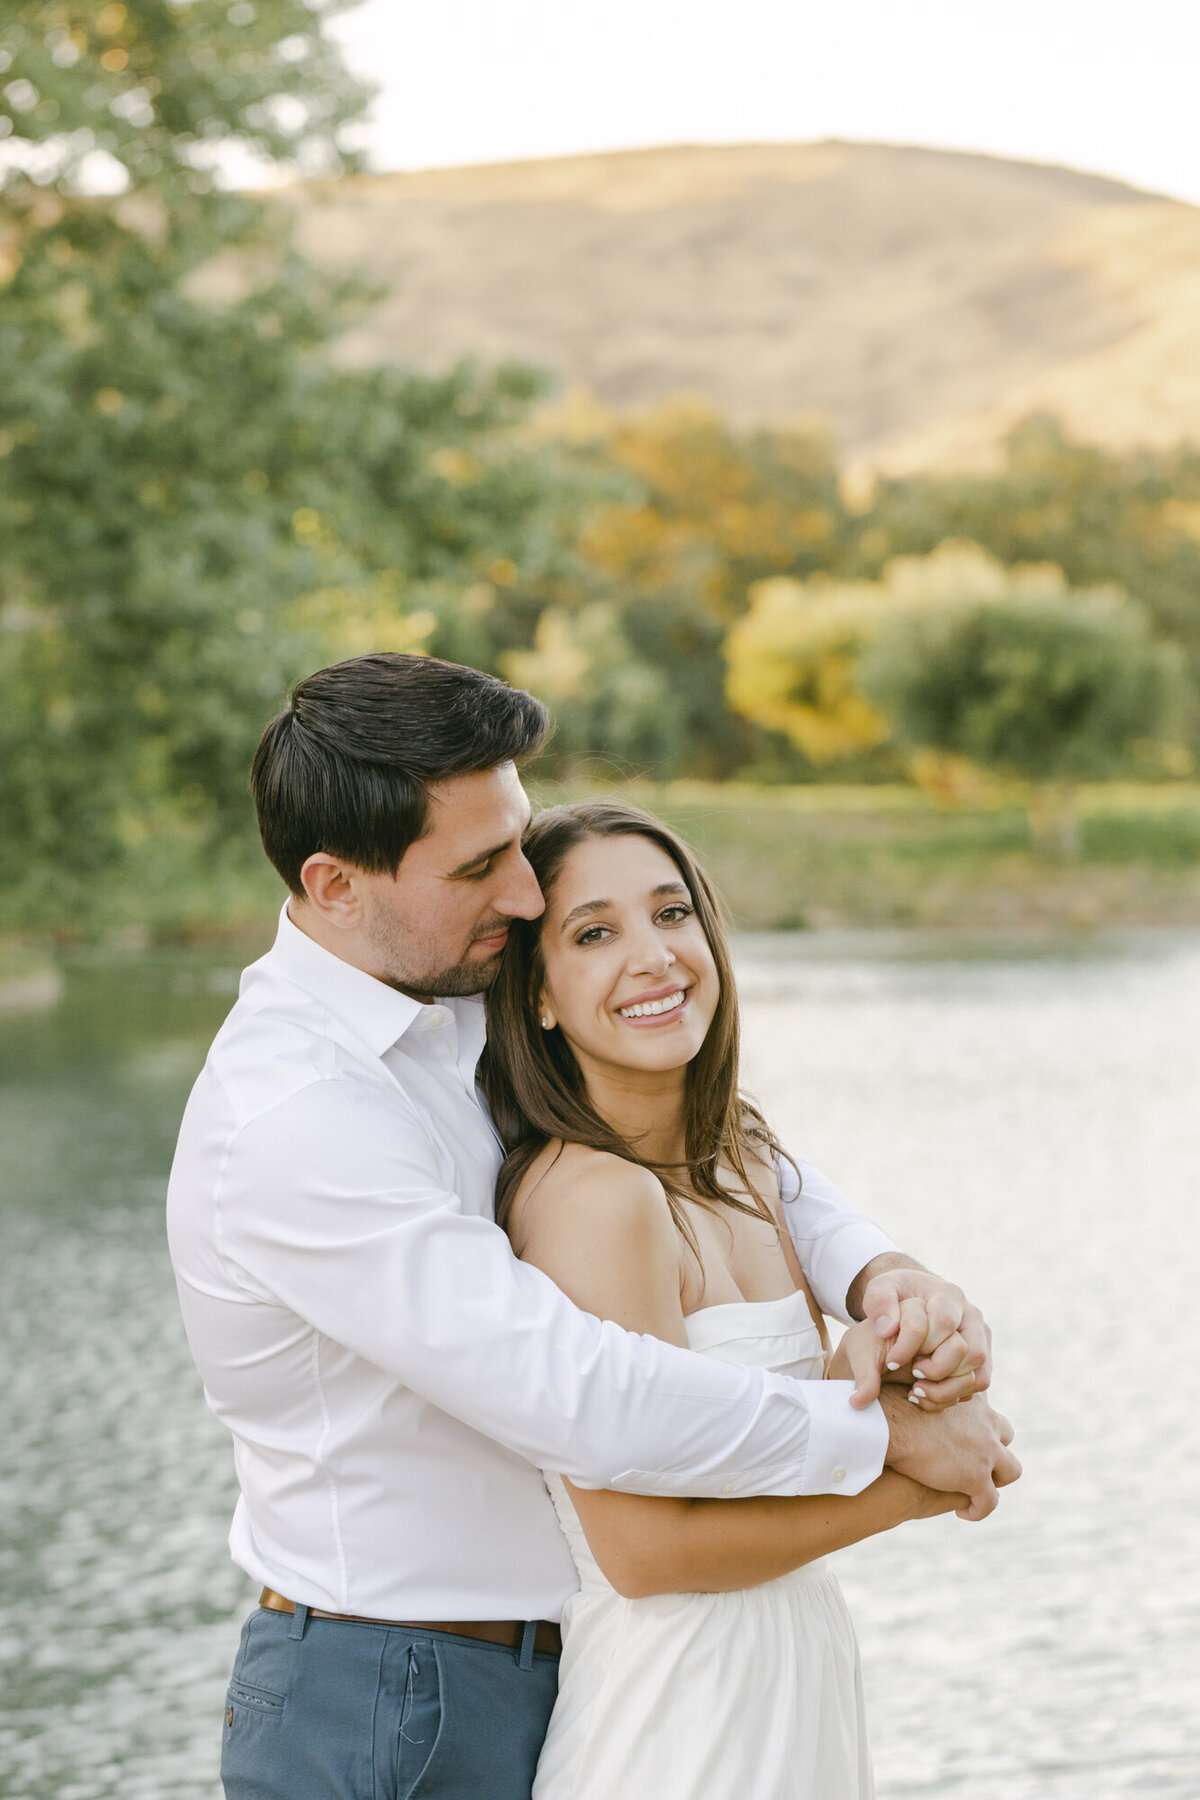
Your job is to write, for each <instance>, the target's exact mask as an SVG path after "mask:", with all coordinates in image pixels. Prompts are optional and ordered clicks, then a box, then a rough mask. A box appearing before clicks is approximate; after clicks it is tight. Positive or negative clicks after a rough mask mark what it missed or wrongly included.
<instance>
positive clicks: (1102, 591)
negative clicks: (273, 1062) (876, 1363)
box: [0, 0, 1200, 1800]
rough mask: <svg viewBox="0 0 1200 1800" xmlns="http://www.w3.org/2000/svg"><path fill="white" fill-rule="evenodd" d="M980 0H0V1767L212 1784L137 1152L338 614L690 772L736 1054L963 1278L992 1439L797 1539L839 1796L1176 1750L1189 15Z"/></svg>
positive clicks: (1188, 630) (170, 1784)
mask: <svg viewBox="0 0 1200 1800" xmlns="http://www.w3.org/2000/svg"><path fill="white" fill-rule="evenodd" d="M984 10H985V9H973V8H963V7H961V6H952V5H950V4H948V3H945V0H916V4H914V5H912V6H909V7H907V8H903V9H898V8H895V7H894V6H890V5H887V4H884V3H883V0H851V3H850V4H846V5H842V6H839V7H837V8H833V7H821V6H807V7H805V6H801V7H797V6H795V5H794V4H788V5H785V4H783V3H782V0H743V4H742V5H740V6H739V7H738V8H737V9H736V10H735V9H733V8H732V7H729V6H722V5H713V4H708V5H702V6H700V7H696V6H690V7H687V8H684V7H682V6H680V5H678V4H676V3H675V0H657V3H655V0H651V3H650V4H647V3H646V0H641V4H640V5H637V6H634V5H633V4H632V0H610V3H609V4H607V5H606V6H604V7H603V8H601V7H600V6H599V5H596V4H593V3H590V0H589V3H588V4H581V5H578V6H575V7H572V8H562V7H558V8H553V7H551V6H550V5H549V4H548V3H545V0H513V3H512V4H510V5H508V6H506V7H504V8H496V7H490V6H486V5H484V4H483V0H444V3H443V4H442V5H440V6H439V7H437V8H418V7H415V6H410V5H407V4H404V5H396V4H394V3H389V0H369V3H367V4H364V5H358V6H352V5H351V6H347V5H344V4H340V3H339V0H127V3H126V4H120V3H117V0H104V3H101V0H10V3H9V4H7V5H5V6H4V7H3V8H2V9H0V841H2V842H3V844H4V846H5V848H6V851H7V863H6V867H5V877H4V879H3V881H0V1143H2V1145H3V1157H2V1159H0V1215H2V1218H3V1227H4V1244H5V1256H4V1264H3V1270H2V1272H0V1282H2V1283H3V1290H2V1291H3V1305H2V1307H0V1334H2V1335H3V1337H4V1339H5V1341H6V1351H7V1353H8V1354H7V1362H6V1369H7V1371H8V1373H7V1374H6V1379H5V1383H4V1406H5V1411H6V1417H5V1420H4V1423H3V1429H2V1430H0V1493H2V1494H3V1496H4V1499H5V1502H6V1505H5V1507H4V1515H3V1516H4V1525H3V1527H2V1528H0V1590H2V1596H3V1600H4V1602H5V1616H6V1619H7V1621H8V1623H7V1625H6V1629H5V1632H4V1634H3V1637H2V1638H0V1656H3V1658H4V1659H5V1682H4V1699H3V1702H0V1796H3V1800H109V1797H110V1796H117V1795H121V1796H144V1797H145V1800H161V1797H163V1796H168V1795H169V1796H180V1797H181V1800H213V1796H215V1794H216V1792H217V1786H216V1756H217V1741H218V1732H219V1719H220V1712H221V1707H222V1705H223V1694H224V1683H225V1678H226V1674H227V1670H228V1666H229V1662H230V1659H231V1656H232V1647H233V1644H234V1642H235V1639H236V1633H237V1628H238V1623H239V1620H240V1617H241V1616H242V1614H243V1613H244V1612H245V1610H246V1609H247V1607H248V1605H249V1603H250V1596H249V1595H248V1594H247V1592H246V1587H245V1583H244V1581H243V1580H242V1578H241V1576H240V1575H239V1574H238V1572H237V1571H236V1570H234V1569H233V1568H232V1567H231V1565H230V1564H229V1563H228V1561H227V1559H226V1557H225V1553H224V1547H223V1536H224V1532H225V1529H226V1523H227V1517H228V1513H229V1510H230V1507H231V1492H232V1466H231V1458H230V1455H229V1451H228V1446H227V1444H226V1443H225V1441H224V1440H223V1437H222V1434H221V1433H220V1431H219V1430H218V1429H217V1428H216V1427H215V1425H213V1424H212V1422H211V1421H210V1420H209V1419H208V1417H207V1414H206V1413H205V1411H204V1408H203V1403H202V1399H201V1396H200V1394H199V1389H198V1384H197V1382H196V1380H195V1378H194V1376H193V1374H192V1372H191V1368H190V1363H189V1361H188V1357H187V1351H186V1346H185V1345H184V1343H183V1341H182V1334H181V1332H180V1329H179V1326H178V1323H177V1319H176V1314H175V1304H174V1295H173V1291H172V1288H171V1283H170V1274H169V1269H168V1267H167V1264H166V1257H165V1247H164V1244H163V1237H162V1227H161V1204H162V1194H163V1187H164V1182H165V1174H166V1169H167V1167H168V1165H169V1160H170V1152H171V1146H172V1143H173V1136H174V1131H175V1127H176V1125H177V1122H178V1117H179V1113H180V1110H181V1107H182V1104H183V1100H184V1097H185V1096H186V1093H187V1089H188V1086H189V1084H190V1081H191V1080H192V1078H193V1077H194V1074H195V1072H196V1070H197V1069H198V1067H199V1065H200V1063H201V1061H202V1060H203V1056H204V1052H205V1048H206V1045H207V1042H208V1040H209V1039H210V1037H211V1035H212V1033H213V1031H214V1030H215V1029H216V1027H217V1025H218V1024H219V1022H220V1019H221V1017H222V1016H223V1013H224V1011H225V1010H226V1009H227V1007H228V1005H229V1003H230V999H231V997H232V995H233V993H234V992H235V991H236V981H237V972H238V969H239V968H240V967H241V965H242V964H243V963H244V962H245V961H247V960H249V959H250V958H251V957H252V956H253V955H255V954H257V953H259V952H260V951H261V950H262V949H263V948H265V947H266V945H267V944H268V943H269V942H270V938H271V935H272V931H273V917H274V913H275V911H276V910H277V907H278V904H279V902H280V899H281V898H282V896H281V894H280V892H279V890H278V884H277V883H276V881H275V879H274V877H273V875H272V874H271V872H270V871H269V870H268V869H267V867H266V864H265V862H264V860H263V858H262V856H261V852H260V850H259V847H258V843H257V836H256V832H255V829H254V822H253V816H252V812H251V808H250V805H249V799H248V793H247V784H246V772H247V769H248V765H249V761H250V757H251V754H252V752H253V748H254V745H255V744H256V742H257V740H258V737H259V734H260V732H261V730H262V728H263V725H264V724H265V723H266V721H267V720H268V719H269V718H270V717H271V716H272V715H273V714H274V713H275V712H276V711H277V710H278V709H279V706H280V705H281V703H282V701H283V699H284V697H285V695H286V691H287V688H288V685H289V683H290V682H291V681H293V680H294V679H295V678H296V677H298V676H299V675H301V674H304V673H305V672H307V671H308V670H310V669H312V668H314V667H316V666H318V665H319V664H321V663H323V662H328V661H331V660H336V659H338V658H340V657H344V656H350V655H355V654H358V653H360V652H363V651H367V650H371V649H402V650H416V651H428V652H432V653H434V654H438V655H443V656H448V657H451V658H454V659H457V660H460V661H464V662H469V663H472V664H475V665H476V666H478V667H480V668H485V669H489V670H492V671H494V672H496V673H498V674H501V675H503V676H505V677H506V678H508V679H509V680H512V681H514V682H517V683H519V684H521V685H523V686H527V687H530V688H532V689H533V690H534V691H535V692H536V693H538V694H539V695H541V696H542V697H543V698H544V699H545V700H546V701H547V702H548V703H549V705H550V706H551V708H552V710H553V712H554V714H555V717H556V719H557V733H556V736H555V738H554V740H553V742H552V744H551V746H550V749H549V750H548V752H547V753H546V754H545V755H544V756H543V758H542V759H541V761H540V762H539V763H538V764H537V765H536V767H535V768H534V769H533V770H532V771H531V785H532V787H533V788H534V790H535V792H536V794H537V796H538V798H540V799H553V798H556V797H558V796H560V795H563V794H568V795H569V794H575V793H579V792H583V791H586V790H592V789H596V788H611V787H613V786H614V785H616V784H620V785H621V786H623V787H629V786H632V788H633V790H634V791H635V793H636V794H637V795H638V797H639V798H640V799H641V800H642V801H643V803H644V804H646V805H648V806H650V807H651V808H653V809H655V810H657V811H659V812H661V813H662V814H663V815H664V816H666V817H667V818H668V819H670V820H671V822H672V823H674V824H675V825H677V826H679V827H681V828H682V829H684V831H685V832H686V833H687V834H688V835H689V836H690V837H691V838H692V839H693V841H695V842H696V844H697V845H698V846H699V847H700V849H701V850H702V852H703V853H704V854H705V856H706V858H707V860H708V862H709V864H710V866H711V868H712V870H713V872H714V874H715V875H716V877H717V880H718V882H719V883H720V884H721V886H722V888H723V890H724V892H725V894H726V896H727V898H728V900H729V902H730V905H731V907H732V909H733V912H734V915H735V919H736V921H737V923H738V926H739V928H740V930H739V939H738V942H739V959H740V967H741V970H742V979H743V983H744V993H745V1005H746V1013H747V1038H748V1059H749V1067H748V1071H747V1074H748V1080H749V1084H750V1086H751V1087H752V1088H753V1089H754V1091H755V1092H756V1093H757V1094H758V1095H759V1097H760V1098H761V1099H762V1100H763V1101H764V1102H765V1103H766V1104H767V1105H768V1106H769V1109H770V1111H771V1113H772V1116H773V1118H774V1119H775V1120H776V1122H777V1123H778V1124H779V1126H780V1127H781V1129H784V1130H785V1133H786V1135H787V1137H788V1139H789V1141H792V1142H794V1143H795V1144H796V1145H797V1146H798V1147H801V1148H803V1149H804V1150H805V1152H806V1153H807V1154H810V1155H812V1156H813V1157H814V1158H815V1159H816V1160H817V1161H819V1162H821V1163H822V1164H823V1165H824V1166H826V1167H827V1168H828V1169H829V1171H830V1172H831V1173H832V1174H834V1175H835V1176H836V1177H838V1178H839V1179H840V1180H841V1181H842V1183H843V1185H844V1186H846V1187H847V1188H848V1189H849V1190H850V1192H851V1193H852V1194H853V1196H854V1198H855V1199H856V1200H858V1201H861V1202H862V1203H863V1204H865V1205H867V1206H869V1207H870V1208H872V1209H873V1210H874V1211H875V1212H876V1213H877V1214H878V1215H879V1216H880V1217H881V1218H882V1219H883V1220H884V1221H885V1222H886V1223H887V1224H888V1225H889V1227H890V1228H891V1229H892V1230H893V1232H894V1233H895V1234H896V1235H897V1236H898V1237H899V1238H900V1239H901V1241H902V1242H903V1243H904V1244H905V1245H906V1247H908V1248H910V1249H911V1250H913V1251H914V1252H916V1253H917V1254H918V1255H920V1256H922V1257H923V1258H924V1259H925V1260H927V1261H929V1262H931V1263H933V1264H934V1265H935V1266H938V1267H942V1268H944V1269H946V1270H947V1272H950V1273H953V1274H954V1275H955V1276H956V1277H957V1278H958V1279H960V1280H962V1281H963V1283H964V1285H965V1286H966V1287H967V1288H968V1290H969V1291H971V1292H972V1294H973V1295H974V1296H975V1297H977V1298H978V1299H980V1300H981V1302H982V1303H983V1304H984V1305H985V1310H986V1311H987V1312H988V1314H989V1317H991V1318H992V1320H993V1323H994V1324H995V1325H996V1326H997V1331H998V1340H999V1347H1000V1363H999V1366H1000V1376H999V1379H998V1384H997V1398H998V1400H999V1402H1000V1403H1001V1404H1003V1405H1005V1406H1007V1407H1008V1409H1009V1410H1011V1411H1012V1412H1013V1413H1014V1415H1015V1416H1016V1417H1017V1419H1018V1423H1019V1426H1020V1447H1021V1449H1022V1450H1023V1452H1024V1454H1025V1456H1026V1460H1027V1467H1028V1470H1029V1473H1028V1475H1027V1477H1026V1480H1025V1482H1023V1483H1022V1485H1021V1487H1020V1488H1019V1489H1017V1490H1015V1491H1014V1493H1013V1494H1012V1495H1011V1496H1009V1497H1008V1498H1007V1499H1006V1501H1005V1505H1004V1507H1003V1508H1002V1510H1001V1513H1000V1515H999V1516H998V1517H997V1518H996V1519H995V1520H993V1521H990V1522H989V1523H988V1525H987V1526H986V1527H983V1528H980V1529H979V1530H978V1531H976V1530H975V1529H970V1530H967V1529H964V1528H963V1527H962V1526H961V1525H958V1524H957V1522H955V1521H939V1522H937V1523H936V1524H934V1525H931V1526H929V1527H927V1528H924V1529H923V1530H921V1531H915V1530H914V1531H912V1532H910V1533H908V1534H907V1535H905V1534H895V1535H893V1536H892V1537H889V1538H887V1539H881V1540H878V1541H877V1542H875V1543H873V1544H871V1545H869V1546H864V1547H861V1548H860V1549H859V1550H857V1551H855V1552H853V1553H850V1554H848V1555H847V1556H846V1557H845V1558H844V1559H843V1562H844V1569H845V1574H844V1581H845V1585H846V1587H847V1590H848V1591H849V1593H850V1597H851V1600H852V1604H853V1606H854V1610H855V1613H856V1616H857V1618H858V1619H859V1623H860V1630H861V1635H862V1639H863V1650H864V1660H865V1664H866V1668H867V1674H868V1683H869V1687H870V1694H871V1701H872V1709H873V1717H874V1720H875V1735H876V1745H877V1753H878V1765H879V1767H878V1775H879V1790H880V1795H881V1800H898V1797H899V1796H902V1795H903V1796H914V1797H916V1796H930V1795H933V1794H935V1793H936V1794H939V1795H946V1796H952V1797H954V1800H959V1797H960V1796H961V1797H962V1800H966V1796H968V1795H970V1796H971V1797H972V1800H1000V1797H1001V1796H1003V1800H1026V1797H1028V1800H1084V1796H1086V1797H1087V1800H1107V1797H1108V1796H1114V1797H1115V1796H1123V1795H1126V1794H1135V1793H1141V1792H1149V1791H1153V1792H1154V1793H1156V1794H1157V1795H1160V1796H1167V1797H1177V1800H1196V1797H1197V1796H1198V1795H1200V1777H1198V1776H1197V1775H1196V1768H1195V1754H1194V1745H1191V1744H1189V1743H1188V1742H1187V1737H1186V1719H1187V1708H1186V1706H1185V1705H1184V1703H1183V1700H1182V1694H1183V1685H1182V1684H1183V1682H1184V1681H1185V1679H1186V1677H1185V1675H1184V1673H1183V1671H1184V1669H1185V1668H1186V1666H1187V1664H1186V1658H1185V1656H1184V1653H1183V1646H1184V1644H1185V1643H1186V1642H1187V1641H1188V1638H1189V1634H1190V1636H1191V1638H1192V1640H1193V1641H1194V1637H1195V1632H1196V1628H1197V1624H1198V1623H1200V1619H1198V1617H1197V1615H1198V1613H1200V1581H1198V1580H1197V1576H1198V1574H1200V1569H1198V1567H1197V1564H1198V1561H1200V1551H1198V1550H1197V1548H1196V1543H1195V1539H1194V1537H1192V1538H1190V1539H1189V1538H1188V1537H1187V1536H1186V1535H1185V1526H1186V1524H1187V1523H1188V1522H1189V1521H1190V1519H1191V1518H1192V1517H1194V1508H1195V1503H1196V1500H1197V1499H1198V1498H1200V1434H1198V1431H1197V1426H1196V1423H1195V1409H1194V1407H1193V1405H1192V1404H1191V1395H1190V1388H1189V1387H1187V1386H1186V1385H1184V1386H1180V1385H1179V1384H1178V1378H1177V1377H1176V1376H1175V1374H1174V1371H1175V1370H1176V1369H1177V1368H1184V1369H1186V1368H1187V1367H1188V1366H1190V1360H1191V1358H1190V1356H1189V1355H1188V1353H1187V1350H1186V1349H1185V1342H1184V1335H1183V1334H1184V1324H1183V1320H1184V1316H1185V1315H1184V1306H1185V1302H1186V1295H1187V1293H1188V1292H1189V1284H1192V1283H1193V1282H1194V1280H1195V1278H1196V1276H1197V1275H1198V1274H1200V1234H1198V1233H1197V1229H1196V1226H1195V1223H1194V1198H1193V1197H1194V1192H1195V1187H1196V1177H1197V1174H1198V1173H1200V1156H1198V1155H1197V1146H1196V1134H1195V1125H1194V1117H1195V1092H1196V1077H1197V1075H1200V1032H1198V1031H1197V1020H1198V1019H1200V779H1198V775H1197V760H1196V759H1197V755H1198V753H1200V208H1198V206H1197V202H1200V133H1198V132H1197V130H1196V125H1195V107H1194V98H1193V96H1192V94H1191V92H1190V88H1191V84H1192V73H1191V72H1192V71H1194V69H1195V67H1196V64H1197V59H1198V58H1200V20H1197V19H1193V18H1192V17H1190V15H1187V14H1186V13H1183V12H1181V9H1179V8H1178V7H1177V6H1175V5H1174V4H1166V3H1164V0H1149V3H1148V4H1146V5H1143V6H1142V7H1141V8H1139V9H1138V15H1137V19H1136V20H1131V19H1130V17H1129V15H1128V12H1127V9H1124V8H1121V9H1118V8H1115V7H1109V6H1106V5H1102V6H1097V7H1093V8H1090V9H1089V10H1088V13H1087V17H1086V19H1085V18H1083V17H1082V15H1081V14H1080V12H1079V9H1078V8H1077V7H1075V6H1074V5H1072V4H1069V0H1043V3H1042V4H1040V5H1036V6H1035V5H1033V4H1030V3H1029V0H1013V4H1012V5H1010V6H1009V7H1007V8H1005V9H1004V12H1003V16H1000V15H999V14H992V15H989V16H987V17H984V16H983V12H984ZM764 1678H769V1672H764Z"/></svg>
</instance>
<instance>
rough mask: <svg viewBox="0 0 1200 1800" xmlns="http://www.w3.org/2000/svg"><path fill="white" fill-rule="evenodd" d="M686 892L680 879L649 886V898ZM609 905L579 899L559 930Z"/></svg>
mask: <svg viewBox="0 0 1200 1800" xmlns="http://www.w3.org/2000/svg"><path fill="white" fill-rule="evenodd" d="M686 893H687V888H686V887H685V885H684V883H683V882H682V881H660V882H659V884H658V886H657V887H656V888H651V890H650V898H651V899H652V900H661V899H662V898H663V896H664V895H665V894H686ZM611 905H612V901H611V900H581V901H580V903H579V905H578V906H573V907H572V908H571V910H570V912H569V913H568V914H567V916H566V918H565V919H564V920H563V922H562V924H561V925H560V927H559V930H560V931H565V930H566V929H567V926H568V925H573V924H574V923H575V921H576V919H582V918H584V917H586V915H587V914H588V913H594V912H604V910H605V909H606V908H607V907H609V906H611Z"/></svg>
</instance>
